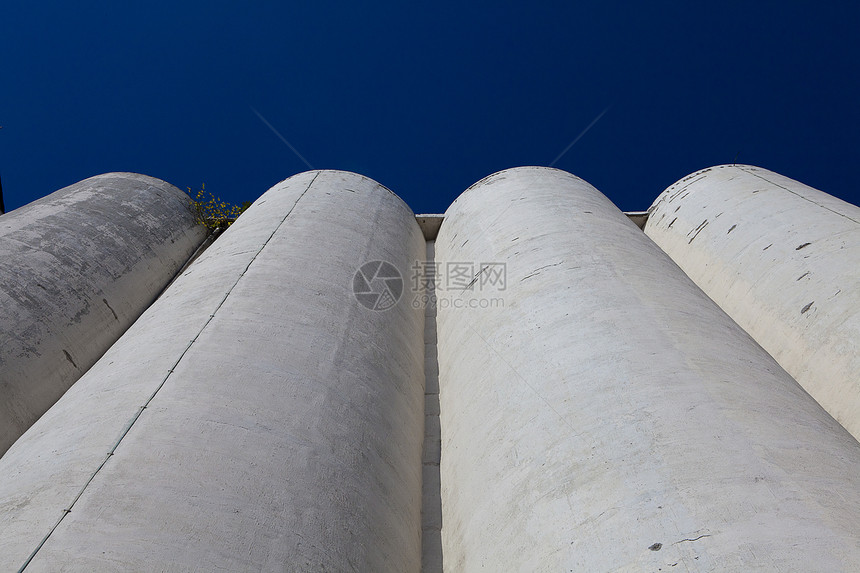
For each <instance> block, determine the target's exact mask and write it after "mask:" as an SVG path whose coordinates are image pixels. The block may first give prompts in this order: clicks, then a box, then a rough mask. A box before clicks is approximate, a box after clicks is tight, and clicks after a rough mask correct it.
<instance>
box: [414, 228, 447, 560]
mask: <svg viewBox="0 0 860 573" xmlns="http://www.w3.org/2000/svg"><path fill="white" fill-rule="evenodd" d="M440 219H441V217H440ZM418 221H419V225H420V223H421V219H420V217H419V220H418ZM440 223H441V221H440ZM436 230H437V231H438V227H437V229H436ZM425 237H426V233H425ZM434 250H435V244H434V242H433V241H427V259H426V260H427V263H429V264H431V265H432V264H433V263H434V262H435V253H434ZM434 274H435V273H434ZM419 290H423V289H419ZM423 294H424V293H423V292H421V293H419V296H421V295H423ZM426 295H427V296H428V297H429V298H428V299H422V298H419V299H418V300H419V301H420V302H421V306H423V307H424V448H423V453H422V456H421V462H422V468H421V469H422V476H423V480H422V484H421V487H422V492H421V494H422V502H421V572H422V573H442V571H443V562H442V557H443V556H442V497H441V482H440V479H439V462H440V460H441V457H442V441H441V440H442V436H441V433H440V428H439V362H438V357H437V347H436V343H437V340H436V304H434V303H433V297H435V296H436V286H435V281H434V282H431V283H428V285H427V289H426Z"/></svg>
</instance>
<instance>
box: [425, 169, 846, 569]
mask: <svg viewBox="0 0 860 573" xmlns="http://www.w3.org/2000/svg"><path fill="white" fill-rule="evenodd" d="M804 240H808V239H804ZM435 248H436V263H437V265H441V264H445V263H446V262H471V263H474V264H475V269H476V275H475V279H476V282H475V283H474V285H473V288H472V289H471V290H460V291H459V292H448V291H446V293H445V296H449V297H452V298H451V300H450V302H449V303H447V304H445V305H441V304H440V306H439V307H438V310H437V313H438V314H437V322H438V324H437V327H438V339H437V340H438V362H439V384H440V406H441V436H442V456H441V494H442V525H443V526H442V543H443V551H444V566H445V570H447V571H661V570H662V571H858V570H860V538H858V534H857V532H858V531H860V472H858V468H860V444H858V443H857V441H856V440H854V439H853V438H852V436H851V435H850V434H849V433H848V432H846V431H845V429H844V428H842V427H841V426H840V425H839V424H838V423H837V422H836V421H835V420H834V419H833V418H832V417H831V416H830V415H828V414H827V412H825V411H824V410H823V409H822V408H821V407H820V406H819V405H818V404H817V403H816V402H815V401H814V400H813V399H812V398H810V396H809V395H808V394H807V393H806V392H804V390H803V389H802V388H801V387H800V386H799V385H798V384H797V383H796V382H795V381H794V380H793V379H792V378H791V376H789V375H788V374H787V373H786V372H785V371H784V370H783V369H782V368H780V366H779V365H778V364H777V363H776V362H775V361H774V360H773V359H772V358H771V357H770V356H769V355H768V354H767V353H766V352H765V351H764V350H762V349H761V348H760V347H759V346H758V345H757V344H756V343H755V342H754V341H753V340H752V339H751V338H750V336H749V335H748V334H747V333H746V332H744V331H743V330H742V329H741V328H740V327H738V326H737V325H736V324H735V323H734V322H733V321H732V320H731V319H730V318H729V317H728V316H727V315H726V314H725V313H724V312H723V311H722V310H720V309H719V307H717V305H716V304H714V303H713V302H712V301H711V300H710V299H709V298H708V297H707V296H706V295H705V294H704V293H702V292H701V290H700V289H698V288H697V287H696V286H695V284H694V283H693V282H692V281H691V280H690V279H689V278H688V277H687V276H685V275H684V274H683V273H682V272H681V271H680V269H678V267H677V266H676V265H675V264H674V263H673V262H672V261H671V259H669V257H668V256H667V255H666V254H665V253H663V252H662V251H661V250H660V249H659V248H658V247H657V246H656V245H655V244H654V243H653V242H652V241H651V240H649V239H648V237H647V236H645V234H643V233H642V232H641V231H640V230H639V229H638V228H637V227H636V226H635V224H634V223H632V222H631V221H630V220H628V218H627V217H625V216H624V215H623V214H622V213H621V212H620V211H619V210H618V209H617V208H616V207H615V206H613V205H612V204H611V203H610V201H609V200H608V199H606V197H604V196H603V195H602V194H600V193H599V192H598V191H596V190H595V189H594V188H593V187H591V186H590V185H588V184H587V183H586V182H584V181H582V180H580V179H578V178H576V177H574V176H572V175H569V174H567V173H564V172H561V171H557V170H552V169H547V168H519V169H513V170H509V171H503V172H500V173H497V174H495V175H492V176H490V177H488V178H486V179H484V180H482V181H480V182H479V183H477V184H476V185H474V186H473V187H472V188H470V189H469V190H468V191H466V192H465V193H464V194H463V195H462V196H460V198H459V199H457V201H456V202H455V203H454V204H453V205H452V206H451V207H450V209H449V210H448V212H447V213H446V215H445V222H444V223H443V224H442V227H441V229H440V232H439V236H438V238H437V240H436V244H435ZM493 262H504V263H506V265H507V281H506V283H507V284H506V289H505V290H504V291H499V292H494V291H493V290H492V289H491V288H489V287H488V286H487V285H484V286H483V287H480V285H481V284H482V283H481V281H480V279H481V277H482V276H483V271H484V269H487V268H489V267H488V265H489V264H490V263H493ZM479 287H480V288H479ZM498 296H501V297H502V298H503V300H504V306H503V307H499V306H498V305H496V306H488V305H485V304H483V303H481V300H489V299H490V298H491V297H498Z"/></svg>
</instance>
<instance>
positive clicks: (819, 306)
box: [645, 165, 860, 438]
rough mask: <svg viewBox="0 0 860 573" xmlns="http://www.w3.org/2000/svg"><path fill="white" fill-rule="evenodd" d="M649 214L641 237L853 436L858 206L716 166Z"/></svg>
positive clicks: (753, 171) (859, 356)
mask: <svg viewBox="0 0 860 573" xmlns="http://www.w3.org/2000/svg"><path fill="white" fill-rule="evenodd" d="M650 211H651V214H650V217H649V219H648V223H647V225H646V227H645V232H646V233H647V234H648V236H650V237H651V238H652V239H653V240H654V241H655V242H656V243H657V244H658V245H659V246H660V247H661V248H662V249H663V250H664V251H666V252H667V253H668V254H669V256H671V257H672V259H673V260H674V261H675V262H676V263H678V265H679V266H680V267H681V268H682V269H683V270H684V272H685V273H687V274H688V275H689V276H690V277H691V278H692V279H693V280H694V281H695V282H696V284H698V285H699V286H700V287H701V288H702V290H704V291H705V292H706V293H707V294H708V296H710V297H711V298H712V299H713V300H714V301H716V302H717V304H719V305H720V306H721V307H722V308H723V310H725V311H726V312H727V313H728V314H729V315H730V316H731V317H732V318H733V319H734V320H735V322H737V323H738V324H739V325H740V326H741V327H743V328H744V329H745V330H746V331H747V332H749V333H750V334H751V335H752V336H753V338H755V339H756V341H757V342H758V343H759V344H761V345H762V346H763V347H764V349H765V350H767V351H768V352H769V353H770V354H771V355H772V356H773V357H774V358H776V360H777V362H779V363H780V365H782V367H783V368H785V369H786V370H787V371H788V372H789V374H791V375H792V376H793V377H794V378H795V379H796V380H797V381H798V382H799V383H800V385H801V386H803V387H804V388H805V389H806V390H807V391H808V392H809V393H810V394H811V395H812V396H813V397H814V398H815V399H816V400H818V402H819V403H820V404H821V405H822V406H824V408H825V409H827V411H828V412H830V413H831V414H832V415H833V416H834V417H835V418H836V419H837V420H839V422H840V423H842V425H843V426H845V427H846V428H847V429H848V431H850V432H851V433H852V434H853V435H854V436H855V437H858V438H860V375H858V373H860V351H858V341H860V207H857V206H855V205H851V204H849V203H845V202H844V201H841V200H839V199H837V198H835V197H832V196H830V195H828V194H826V193H823V192H821V191H818V190H816V189H813V188H811V187H808V186H806V185H803V184H802V183H798V182H797V181H794V180H792V179H789V178H787V177H784V176H782V175H779V174H777V173H773V172H771V171H768V170H766V169H761V168H757V167H750V166H746V165H722V166H719V167H712V168H710V169H704V170H702V171H698V172H696V173H693V174H692V175H689V176H688V177H685V178H684V179H682V180H681V181H678V182H677V183H675V184H674V185H672V186H671V187H669V188H668V189H666V191H664V192H663V193H662V194H661V195H660V196H659V197H658V198H657V200H656V201H655V202H654V204H653V206H652V207H651V209H650Z"/></svg>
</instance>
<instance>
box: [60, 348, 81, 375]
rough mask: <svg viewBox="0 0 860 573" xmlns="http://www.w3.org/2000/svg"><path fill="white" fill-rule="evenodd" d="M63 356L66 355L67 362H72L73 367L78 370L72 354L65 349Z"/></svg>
mask: <svg viewBox="0 0 860 573" xmlns="http://www.w3.org/2000/svg"><path fill="white" fill-rule="evenodd" d="M63 354H65V355H66V360H68V361H69V362H71V363H72V366H74V367H75V369H76V370H77V368H78V365H77V364H75V361H74V360H72V355H71V354H69V353H68V352H67V351H66V349H65V348H64V349H63Z"/></svg>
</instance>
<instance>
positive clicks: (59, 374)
mask: <svg viewBox="0 0 860 573" xmlns="http://www.w3.org/2000/svg"><path fill="white" fill-rule="evenodd" d="M204 236H205V229H204V228H203V227H202V226H199V225H196V224H195V222H194V215H193V213H192V210H191V208H190V203H189V201H188V199H187V197H186V196H185V194H184V193H183V192H182V191H180V190H179V189H177V188H175V187H173V186H172V185H169V184H167V183H165V182H164V181H161V180H158V179H154V178H152V177H146V176H144V175H135V174H131V173H109V174H106V175H99V176H97V177H92V178H90V179H86V180H85V181H81V182H80V183H76V184H74V185H71V186H69V187H66V188H64V189H61V190H59V191H57V192H55V193H52V194H51V195H48V196H47V197H45V198H43V199H40V200H38V201H35V202H34V203H31V204H29V205H26V206H24V207H21V208H20V209H16V210H15V211H12V212H10V213H7V214H5V215H3V217H2V219H0V455H2V453H3V452H5V451H6V449H7V448H8V447H9V446H10V445H11V444H12V443H13V442H14V441H15V440H16V439H17V438H18V437H19V436H20V435H21V434H22V433H23V432H24V430H26V429H27V428H28V427H30V425H31V424H32V423H33V422H35V421H36V419H38V417H39V416H40V415H42V413H44V412H45V410H47V409H48V408H49V407H50V406H51V404H53V403H54V402H55V401H56V400H57V399H58V398H59V397H60V396H62V395H63V392H65V391H66V389H68V388H69V386H71V385H72V384H73V383H74V382H75V380H77V379H78V378H79V377H80V376H81V375H82V374H83V373H84V372H86V371H87V369H89V368H90V366H92V365H93V364H94V363H95V361H96V360H97V359H98V358H99V357H100V356H101V355H102V354H104V352H105V351H106V350H107V349H108V347H109V346H110V345H111V344H113V342H114V341H115V340H116V339H117V338H119V336H120V335H121V334H122V333H123V332H125V330H126V329H127V328H128V327H129V326H130V325H131V323H132V322H134V320H135V319H136V318H137V317H138V316H140V314H141V313H142V312H143V311H144V310H145V309H146V307H147V306H148V305H149V304H150V303H151V302H152V301H153V300H154V299H155V297H156V296H157V295H158V293H159V292H161V290H162V289H163V288H164V286H165V285H167V283H168V282H169V281H170V280H171V278H173V276H174V274H175V273H176V272H177V271H178V270H179V269H180V268H181V267H182V265H183V264H184V263H185V261H186V260H187V259H188V257H189V256H190V255H191V254H192V253H193V252H194V250H195V249H196V248H197V246H198V245H199V244H200V242H201V241H202V240H203V238H204Z"/></svg>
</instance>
